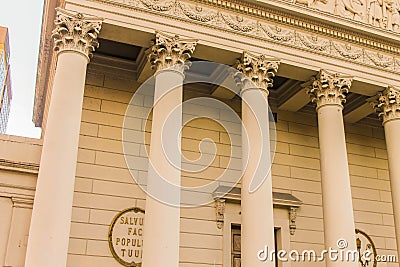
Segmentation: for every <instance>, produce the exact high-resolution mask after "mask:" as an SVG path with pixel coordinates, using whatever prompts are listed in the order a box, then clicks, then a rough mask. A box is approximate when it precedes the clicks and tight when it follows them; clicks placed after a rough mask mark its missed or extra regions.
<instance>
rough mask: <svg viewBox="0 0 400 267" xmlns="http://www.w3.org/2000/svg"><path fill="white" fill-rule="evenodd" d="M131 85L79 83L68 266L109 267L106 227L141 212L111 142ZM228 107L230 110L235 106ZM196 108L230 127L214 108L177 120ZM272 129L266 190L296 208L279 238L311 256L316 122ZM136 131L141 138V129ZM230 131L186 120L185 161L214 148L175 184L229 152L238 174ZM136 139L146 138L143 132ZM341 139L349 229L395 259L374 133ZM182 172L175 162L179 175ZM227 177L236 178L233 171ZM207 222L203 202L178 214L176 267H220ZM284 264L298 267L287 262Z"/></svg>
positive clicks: (317, 220)
mask: <svg viewBox="0 0 400 267" xmlns="http://www.w3.org/2000/svg"><path fill="white" fill-rule="evenodd" d="M136 87H137V84H136V82H135V81H134V79H133V78H117V77H116V76H115V74H110V73H107V72H102V71H95V70H94V69H93V68H92V69H90V70H89V73H88V75H87V85H86V88H85V98H84V107H83V113H82V124H81V135H80V143H79V154H78V165H77V174H76V183H75V193H74V204H73V206H74V207H73V218H72V225H71V234H70V246H69V256H68V266H96V267H101V266H107V267H109V266H119V264H117V262H116V261H115V260H114V259H113V258H112V256H111V253H110V250H109V248H108V243H107V235H108V229H109V225H110V223H111V220H112V218H113V217H114V216H115V215H116V214H117V212H118V211H121V210H123V209H125V208H128V207H132V206H138V207H142V208H144V207H145V194H144V193H143V192H142V190H141V189H140V188H139V186H138V185H136V184H135V182H134V181H133V179H132V177H131V174H130V172H129V171H128V169H127V166H126V163H125V159H124V156H123V147H122V141H121V137H122V128H121V127H122V123H123V119H124V113H125V110H126V108H127V107H128V103H129V101H130V99H131V97H132V95H133V92H134V90H135V88H136ZM188 97H189V94H185V98H188ZM145 106H147V107H149V106H151V96H143V97H142V98H139V100H138V101H136V102H135V104H134V106H133V108H134V109H135V110H136V111H137V113H135V114H137V117H133V118H132V123H131V127H132V129H131V137H132V140H131V142H132V144H131V145H132V146H131V147H130V148H131V149H130V150H129V151H130V156H131V157H133V158H134V162H135V166H134V170H133V173H134V175H137V177H138V178H139V179H143V178H145V177H146V170H147V161H146V159H145V158H144V155H145V147H144V146H143V145H142V146H140V145H139V144H138V143H137V142H135V138H137V139H139V137H140V136H143V133H142V132H141V131H140V127H139V125H143V124H146V121H145V120H144V119H143V107H145ZM232 106H233V107H234V109H236V110H239V109H240V106H238V104H237V103H233V104H232ZM202 109H203V110H202ZM196 110H198V111H201V112H204V114H214V115H215V116H217V115H218V116H219V117H218V119H220V120H223V121H229V120H230V119H229V118H226V117H224V116H223V111H221V110H216V109H213V108H209V107H201V106H192V107H190V108H189V109H184V113H185V115H184V116H188V114H189V113H193V111H196ZM196 112H197V111H196ZM214 115H213V116H214ZM135 125H136V126H138V127H136V126H135ZM238 127H239V128H238ZM276 127H277V147H276V154H275V159H274V165H273V168H272V174H273V187H274V191H276V192H287V193H291V194H293V195H294V196H296V197H297V198H299V199H301V200H302V201H303V202H304V204H303V205H302V206H301V208H300V209H299V211H298V218H297V230H296V233H295V235H292V236H290V237H289V238H290V243H289V244H290V249H298V250H303V249H315V250H317V251H320V250H321V249H323V244H324V240H323V239H324V238H323V210H322V195H321V175H320V162H319V149H318V146H319V145H318V128H317V123H316V116H314V115H312V114H301V113H291V112H278V123H277V124H276ZM146 129H147V131H149V129H150V124H149V123H147V125H146ZM236 129H239V130H236V132H234V133H233V135H232V139H231V140H228V138H227V133H226V131H225V130H224V129H223V128H222V127H221V126H220V125H218V124H217V123H213V122H211V121H210V120H208V119H197V120H193V121H192V122H190V123H189V124H188V125H187V126H186V127H185V128H184V130H183V140H182V148H183V154H184V155H185V156H186V157H187V158H188V159H196V157H197V156H198V155H199V151H198V145H199V144H200V141H201V140H203V139H204V138H205V137H208V138H211V139H212V140H213V141H214V142H215V144H216V147H217V155H216V158H215V159H214V160H213V161H212V164H211V166H210V167H209V168H207V169H206V170H205V171H203V172H200V173H197V174H189V173H187V172H183V174H182V183H183V184H185V185H188V186H193V185H199V184H204V183H206V182H208V181H209V180H212V179H214V178H215V177H216V176H217V175H219V174H220V173H222V172H223V171H224V168H225V167H226V166H227V160H228V159H229V157H230V152H231V145H232V147H233V148H232V151H233V159H232V160H234V161H236V164H235V166H236V167H239V169H240V166H241V163H240V153H241V152H240V142H241V141H240V140H241V139H240V125H236ZM145 136H146V139H147V140H148V137H149V133H146V134H145ZM346 138H347V143H348V144H347V145H348V154H349V164H350V166H349V167H350V174H351V183H352V192H353V205H354V212H355V219H356V227H357V228H360V229H362V230H364V231H366V232H367V233H368V234H370V235H371V236H372V238H373V240H374V242H375V244H376V246H377V248H378V253H380V254H395V253H396V244H395V239H394V236H395V235H394V226H393V216H392V210H391V209H392V207H391V199H390V185H389V180H388V179H389V178H388V171H387V160H386V150H385V141H384V137H383V130H382V128H379V129H378V128H372V127H364V126H357V125H346ZM203 152H206V153H208V152H210V153H212V147H211V146H210V147H209V146H207V145H206V146H205V150H204V151H203ZM199 164H200V165H201V164H202V163H201V162H200V163H199ZM189 165H190V164H189ZM189 165H185V164H184V167H189ZM235 169H236V170H235ZM231 171H233V173H237V172H238V168H234V170H231ZM239 186H240V185H239ZM238 208H239V206H238V205H233V208H232V210H235V209H236V210H235V211H234V212H237V210H238ZM260 212H262V211H260ZM276 214H277V216H278V217H279V218H280V219H282V220H288V215H287V212H285V211H284V210H276ZM215 218H216V215H215V207H214V204H213V203H210V204H208V205H205V206H202V207H199V208H184V209H182V212H181V244H180V246H181V248H180V252H181V255H180V259H181V266H182V267H189V266H198V267H205V266H213V265H214V264H215V266H222V263H223V254H224V253H226V252H225V251H224V250H223V246H224V238H225V237H224V234H223V230H221V229H218V228H217V225H216V222H215ZM260 249H262V248H260ZM155 253H156V252H155ZM155 256H156V254H155ZM292 266H304V265H302V264H295V263H293V264H292ZM307 266H324V265H323V264H307ZM381 266H385V264H383V265H381ZM388 266H394V265H388Z"/></svg>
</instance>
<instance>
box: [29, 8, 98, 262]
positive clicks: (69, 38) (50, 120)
mask: <svg viewBox="0 0 400 267" xmlns="http://www.w3.org/2000/svg"><path fill="white" fill-rule="evenodd" d="M56 10H57V16H56V20H55V29H54V30H53V32H52V37H53V38H54V50H55V51H57V52H58V53H57V57H58V59H57V66H56V70H55V74H54V80H53V88H52V91H51V98H50V104H49V110H48V116H47V124H46V131H45V133H44V138H43V148H42V156H41V159H40V169H39V174H38V179H37V183H36V192H35V199H34V203H33V210H32V219H31V225H30V229H29V239H28V248H27V253H26V259H25V266H26V267H38V266H40V267H53V266H66V264H67V253H68V243H69V233H70V226H71V213H72V200H73V195H74V183H75V173H76V161H77V155H78V141H79V131H80V125H81V116H82V103H83V94H84V86H85V78H86V68H87V64H88V61H89V56H90V55H91V54H92V52H93V51H94V50H95V48H97V47H98V42H97V35H98V34H99V32H100V28H101V23H102V20H101V19H99V18H97V17H93V16H84V15H83V14H80V13H74V12H69V11H66V10H63V9H60V8H57V9H56Z"/></svg>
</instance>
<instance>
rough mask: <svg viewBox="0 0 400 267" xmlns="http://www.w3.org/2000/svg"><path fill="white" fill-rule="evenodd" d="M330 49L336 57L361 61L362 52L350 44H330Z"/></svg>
mask: <svg viewBox="0 0 400 267" xmlns="http://www.w3.org/2000/svg"><path fill="white" fill-rule="evenodd" d="M332 47H333V48H334V49H335V51H336V52H337V54H338V55H340V56H341V57H343V58H346V59H349V60H354V61H361V60H362V57H363V50H362V49H360V48H355V47H354V46H352V45H350V44H340V43H337V42H332Z"/></svg>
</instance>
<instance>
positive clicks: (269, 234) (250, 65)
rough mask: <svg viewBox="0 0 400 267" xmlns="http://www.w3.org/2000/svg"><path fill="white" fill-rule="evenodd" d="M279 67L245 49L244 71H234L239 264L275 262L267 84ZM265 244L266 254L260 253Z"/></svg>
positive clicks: (253, 266) (241, 67) (274, 61)
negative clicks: (238, 102) (238, 105)
mask: <svg viewBox="0 0 400 267" xmlns="http://www.w3.org/2000/svg"><path fill="white" fill-rule="evenodd" d="M278 67H279V60H277V59H275V58H271V57H267V56H265V55H259V56H256V55H252V54H250V53H248V52H244V53H243V55H242V60H241V63H240V64H238V66H237V68H238V69H239V70H240V71H241V72H242V73H243V74H241V73H238V74H237V75H236V78H240V80H241V83H242V91H241V96H242V161H243V176H242V195H241V197H242V199H241V206H242V229H241V232H242V233H241V249H242V251H241V252H242V254H241V265H242V266H251V267H261V266H269V267H273V266H275V263H274V260H275V259H274V258H271V257H269V256H270V255H269V252H271V251H272V250H274V249H275V240H274V209H273V199H272V176H271V165H272V162H271V149H270V133H269V130H270V122H269V114H270V112H269V108H268V88H269V87H271V86H272V82H273V81H272V77H273V76H274V75H275V73H276V71H277V70H278ZM264 248H268V252H266V251H265V252H266V254H267V255H265V254H263V255H259V253H258V252H259V251H260V250H264ZM259 256H261V257H263V259H265V261H262V260H260V259H259ZM266 256H267V257H266ZM261 257H260V258H261Z"/></svg>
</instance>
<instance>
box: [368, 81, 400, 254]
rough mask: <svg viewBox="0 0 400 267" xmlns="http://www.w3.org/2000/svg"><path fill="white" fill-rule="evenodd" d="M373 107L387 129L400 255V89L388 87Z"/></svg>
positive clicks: (387, 145)
mask: <svg viewBox="0 0 400 267" xmlns="http://www.w3.org/2000/svg"><path fill="white" fill-rule="evenodd" d="M373 105H374V107H375V110H376V111H377V113H378V115H379V117H380V118H381V119H382V120H383V127H384V128H385V139H386V149H387V154H388V162H389V176H390V188H391V192H392V205H393V215H394V224H395V229H396V242H397V253H398V255H400V164H399V159H400V137H399V134H400V88H397V87H394V86H388V88H387V89H386V90H384V91H383V92H381V93H380V94H378V95H377V96H376V97H375V99H374V102H373Z"/></svg>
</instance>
